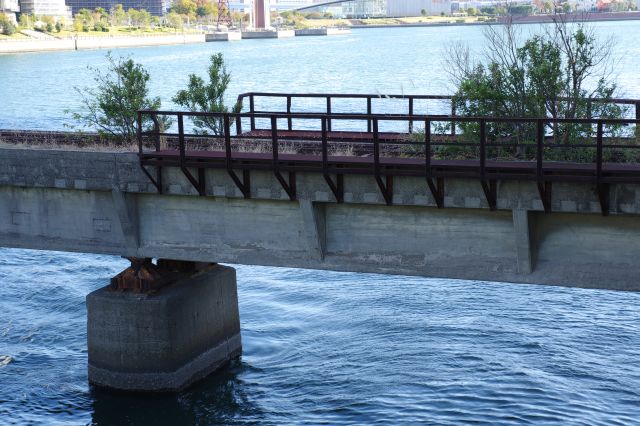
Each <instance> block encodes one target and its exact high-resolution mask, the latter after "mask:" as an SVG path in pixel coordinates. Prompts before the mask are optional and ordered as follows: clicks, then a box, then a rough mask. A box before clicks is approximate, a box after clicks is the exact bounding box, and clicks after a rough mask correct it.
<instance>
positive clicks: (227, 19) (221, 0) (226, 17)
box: [216, 0, 232, 30]
mask: <svg viewBox="0 0 640 426" xmlns="http://www.w3.org/2000/svg"><path fill="white" fill-rule="evenodd" d="M220 25H226V26H227V28H231V25H232V22H231V11H230V10H229V2H228V1H227V0H218V22H217V23H216V28H217V29H218V30H220Z"/></svg>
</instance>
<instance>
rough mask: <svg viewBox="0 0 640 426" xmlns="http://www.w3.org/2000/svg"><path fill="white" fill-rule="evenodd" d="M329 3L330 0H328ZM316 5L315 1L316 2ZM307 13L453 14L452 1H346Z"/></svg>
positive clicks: (350, 15)
mask: <svg viewBox="0 0 640 426" xmlns="http://www.w3.org/2000/svg"><path fill="white" fill-rule="evenodd" d="M326 1H329V0H326ZM314 3H315V1H314ZM304 11H306V12H312V11H313V12H320V13H325V12H328V13H331V14H332V15H333V16H334V17H335V18H356V19H358V18H383V17H405V16H420V15H422V11H425V13H426V14H427V15H440V14H442V13H444V14H445V15H449V14H450V13H451V0H345V1H343V2H341V3H334V4H327V5H322V4H320V5H318V6H314V7H311V8H305V9H304Z"/></svg>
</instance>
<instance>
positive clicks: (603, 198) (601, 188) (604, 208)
mask: <svg viewBox="0 0 640 426" xmlns="http://www.w3.org/2000/svg"><path fill="white" fill-rule="evenodd" d="M596 190H597V191H598V200H599V201H600V211H601V212H602V216H609V184H608V183H600V184H598V186H597V187H596Z"/></svg>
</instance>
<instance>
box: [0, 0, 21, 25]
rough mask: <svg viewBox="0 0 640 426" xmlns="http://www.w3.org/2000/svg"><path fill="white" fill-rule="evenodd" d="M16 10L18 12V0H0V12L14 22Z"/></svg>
mask: <svg viewBox="0 0 640 426" xmlns="http://www.w3.org/2000/svg"><path fill="white" fill-rule="evenodd" d="M17 12H20V5H19V4H18V0H0V13H4V14H5V15H7V16H8V17H9V19H11V20H12V21H14V22H15V21H16V13H17Z"/></svg>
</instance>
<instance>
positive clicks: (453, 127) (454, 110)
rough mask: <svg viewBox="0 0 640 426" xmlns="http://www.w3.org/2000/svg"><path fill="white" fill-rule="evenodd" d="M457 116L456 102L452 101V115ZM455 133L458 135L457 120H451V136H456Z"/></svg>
mask: <svg viewBox="0 0 640 426" xmlns="http://www.w3.org/2000/svg"><path fill="white" fill-rule="evenodd" d="M455 116H456V104H454V103H453V102H451V117H455ZM455 135H456V122H455V121H454V120H451V136H455Z"/></svg>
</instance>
